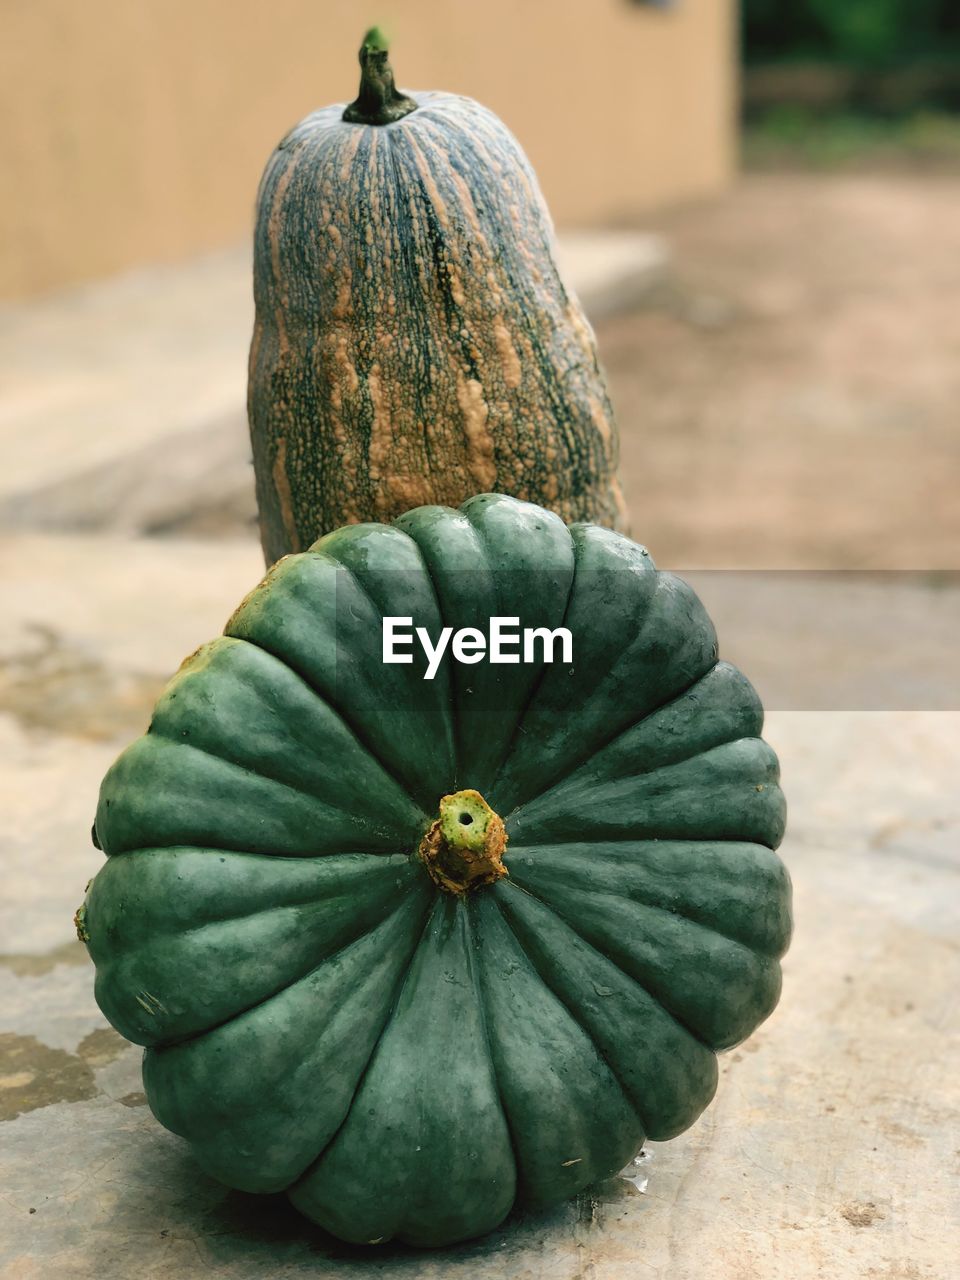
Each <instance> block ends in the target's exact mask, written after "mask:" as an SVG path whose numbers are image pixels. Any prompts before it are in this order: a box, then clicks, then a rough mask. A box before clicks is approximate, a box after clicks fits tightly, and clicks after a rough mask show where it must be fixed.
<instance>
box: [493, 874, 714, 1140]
mask: <svg viewBox="0 0 960 1280" xmlns="http://www.w3.org/2000/svg"><path fill="white" fill-rule="evenodd" d="M514 883H515V887H516V888H517V889H519V890H520V891H521V893H525V894H527V895H528V896H529V897H531V898H533V899H534V900H535V901H536V902H539V904H540V905H541V907H545V908H546V910H547V911H549V912H550V914H551V915H554V916H556V917H557V919H558V920H560V921H562V923H563V924H565V925H566V926H567V928H568V929H569V930H570V931H571V933H575V934H576V935H577V937H578V938H579V939H580V941H581V942H582V943H584V944H585V945H586V946H588V947H589V948H590V950H591V951H593V952H595V953H596V954H597V955H598V956H600V957H601V958H602V959H604V960H608V961H609V962H610V964H612V965H613V966H614V967H615V968H616V969H618V970H619V971H620V973H622V974H623V976H624V977H625V978H629V980H630V981H631V982H633V983H635V984H636V986H638V987H639V988H640V990H641V991H642V992H643V994H644V995H646V996H649V997H650V999H651V1000H652V1001H653V1002H654V1004H656V1005H657V1006H658V1007H659V1008H660V1009H662V1010H663V1012H664V1013H665V1014H666V1015H667V1017H668V1018H670V1019H672V1021H673V1022H675V1023H676V1024H677V1026H678V1027H680V1028H681V1030H683V1031H685V1032H686V1033H687V1035H688V1036H689V1037H690V1038H691V1040H695V1041H696V1042H697V1044H698V1045H700V1046H701V1048H703V1049H707V1050H708V1051H709V1052H710V1053H716V1049H714V1047H713V1045H711V1044H708V1043H707V1041H706V1040H704V1039H703V1037H702V1036H701V1035H699V1034H698V1033H697V1032H696V1031H694V1030H693V1028H692V1027H688V1026H687V1024H686V1023H685V1022H684V1021H683V1020H682V1018H678V1017H677V1015H676V1014H675V1013H674V1012H673V1010H672V1009H668V1008H667V1006H666V1005H665V1004H664V1003H663V1001H662V1000H661V999H660V997H659V996H658V995H656V994H655V993H654V992H653V991H651V990H650V988H649V987H648V986H647V985H646V984H645V983H643V982H641V981H640V979H639V978H637V977H634V975H633V974H632V973H628V972H627V970H626V969H624V967H623V965H622V964H620V962H619V961H618V960H615V959H614V958H613V956H612V955H606V954H605V953H604V952H603V951H601V950H600V948H599V947H598V946H596V945H595V944H594V943H592V942H591V941H590V939H589V938H588V937H586V935H585V934H583V933H581V932H580V930H579V929H578V928H577V927H576V925H574V924H571V923H570V921H569V920H568V919H567V918H566V916H565V915H564V914H563V912H562V911H558V910H557V908H556V907H554V906H552V905H551V904H550V903H549V902H547V901H546V900H545V899H544V898H541V896H540V894H539V893H534V892H533V890H532V889H529V888H528V887H527V886H526V885H521V884H519V883H516V882H514ZM644 1127H646V1126H644Z"/></svg>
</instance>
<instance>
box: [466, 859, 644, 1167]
mask: <svg viewBox="0 0 960 1280" xmlns="http://www.w3.org/2000/svg"><path fill="white" fill-rule="evenodd" d="M512 887H513V888H514V889H516V890H517V891H518V892H520V893H526V894H529V896H530V897H531V898H533V897H535V895H534V894H532V893H530V891H529V890H528V889H524V888H523V886H522V885H519V884H514V885H513V886H512ZM490 896H491V900H492V901H493V903H494V906H495V907H496V908H497V910H498V911H499V913H500V917H501V919H502V920H503V923H504V925H505V926H506V927H507V929H509V930H510V932H511V934H512V935H513V936H514V938H515V939H516V941H517V946H518V947H519V948H520V950H521V951H522V952H523V954H524V956H526V958H527V961H528V962H529V964H530V967H531V968H532V969H533V971H534V973H536V974H537V975H538V977H539V978H540V981H541V982H542V983H543V985H544V986H545V987H546V988H547V990H548V991H549V992H550V994H551V995H552V996H553V998H554V999H555V1000H556V1001H557V1002H558V1003H559V1004H561V1005H562V1006H563V1008H564V1009H566V1011H567V1014H568V1016H569V1017H570V1019H571V1021H572V1022H574V1023H575V1024H576V1026H578V1027H579V1028H580V1030H581V1031H582V1032H583V1034H584V1035H585V1036H586V1037H587V1039H588V1040H589V1041H590V1043H591V1044H592V1045H593V1047H594V1049H595V1050H596V1053H597V1057H598V1058H600V1060H601V1061H602V1062H604V1063H605V1064H606V1066H607V1070H608V1071H609V1072H610V1075H611V1076H612V1077H613V1079H614V1080H615V1081H616V1083H617V1085H618V1087H619V1089H620V1092H621V1093H622V1094H623V1098H624V1101H625V1102H626V1104H627V1106H628V1108H629V1109H630V1110H631V1111H632V1112H633V1114H634V1115H635V1116H636V1118H637V1122H638V1124H639V1125H640V1128H641V1130H642V1132H643V1134H644V1136H646V1134H647V1132H648V1125H647V1121H646V1117H645V1116H644V1115H643V1113H642V1112H641V1110H640V1107H639V1106H638V1105H637V1103H636V1100H635V1099H634V1097H633V1095H632V1093H631V1091H630V1090H629V1089H628V1088H627V1086H626V1084H625V1083H624V1081H623V1079H622V1078H621V1075H620V1072H619V1071H617V1069H616V1067H615V1066H614V1065H613V1063H612V1062H611V1061H610V1058H609V1057H608V1055H607V1054H606V1053H605V1052H604V1050H603V1048H602V1046H601V1045H599V1044H597V1042H596V1040H595V1039H594V1037H593V1035H592V1033H591V1031H590V1028H589V1027H588V1026H587V1025H586V1024H585V1023H584V1021H583V1019H582V1018H580V1017H579V1016H578V1014H577V1012H576V1010H574V1009H572V1008H571V1007H570V1003H569V1001H567V1000H565V999H564V998H563V996H562V995H561V994H560V992H559V991H557V990H556V988H555V987H554V986H553V984H552V983H551V982H549V981H548V980H547V978H545V977H544V975H543V970H542V969H541V968H540V966H539V965H538V964H537V962H536V960H535V959H534V957H533V956H532V955H531V954H530V952H529V951H528V950H527V948H526V947H525V946H524V944H523V939H522V938H521V937H520V935H519V933H517V931H516V929H515V928H514V927H513V922H512V921H511V919H510V917H509V916H508V915H507V913H506V912H505V911H504V910H503V907H502V905H501V903H500V902H498V901H497V900H496V897H495V896H494V895H490ZM547 910H549V908H547ZM553 914H556V913H553ZM640 1145H641V1146H643V1141H641V1143H640Z"/></svg>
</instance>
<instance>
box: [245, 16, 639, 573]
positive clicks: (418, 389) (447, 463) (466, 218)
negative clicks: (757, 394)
mask: <svg viewBox="0 0 960 1280" xmlns="http://www.w3.org/2000/svg"><path fill="white" fill-rule="evenodd" d="M361 62H362V64H363V78H362V85H361V96H360V98H358V99H357V102H356V103H353V104H352V105H351V106H350V107H348V108H346V110H345V109H344V106H343V104H342V103H341V104H339V105H337V106H332V107H325V108H324V109H323V110H321V111H316V112H314V113H313V114H312V115H309V116H307V117H306V119H305V120H302V121H301V122H300V123H299V124H298V125H297V126H296V127H295V128H294V129H293V130H291V132H290V133H288V134H287V136H286V137H285V138H284V139H283V141H282V142H281V143H280V145H279V146H278V147H277V149H276V151H275V152H274V154H273V155H272V156H271V158H270V160H269V162H268V164H267V167H266V170H265V172H264V175H263V179H262V182H261V185H260V192H259V197H258V214H257V226H256V233H255V238H254V294H255V298H256V325H255V329H254V334H253V342H252V345H251V350H250V376H249V394H248V409H249V418H250V432H251V439H252V444H253V459H254V466H255V469H256V481H257V503H258V507H259V511H260V524H261V535H262V539H263V546H264V552H265V555H266V558H267V562H268V563H273V561H275V560H276V559H278V558H279V557H280V556H281V555H284V554H285V553H287V552H290V551H301V550H303V549H304V548H306V547H308V546H310V544H311V543H312V542H313V541H314V540H315V539H316V538H318V537H320V536H321V535H322V534H324V533H328V532H330V530H332V529H337V528H339V527H340V526H341V525H344V524H351V523H355V522H357V521H365V520H390V519H392V518H394V517H395V516H398V515H400V514H402V513H403V512H404V511H408V510H410V508H412V507H415V506H417V505H418V504H420V503H427V502H431V503H432V502H437V503H445V504H449V505H457V504H458V503H460V502H462V501H464V499H466V498H468V497H470V496H471V495H472V494H476V493H483V492H485V491H488V490H491V489H496V490H498V491H499V492H501V493H509V494H513V495H514V496H515V497H519V498H524V499H527V500H529V501H533V502H538V503H541V504H542V505H543V506H546V507H549V508H550V509H552V510H555V511H557V512H558V513H559V514H560V515H561V516H562V517H563V518H564V519H566V520H590V521H593V522H595V523H599V524H605V525H610V526H616V527H621V525H622V522H623V504H622V498H621V495H620V489H619V486H618V483H617V479H616V465H617V437H616V427H615V425H614V422H613V415H612V411H611V408H610V402H609V399H608V396H607V389H606V384H605V381H604V377H603V374H602V372H601V370H600V368H599V365H598V362H597V351H596V346H595V343H594V337H593V332H592V330H591V329H590V326H589V324H588V323H587V321H586V319H585V318H584V315H583V312H582V311H581V309H580V305H579V303H578V302H577V299H576V298H575V297H574V295H573V293H572V292H571V291H570V290H569V289H568V288H567V287H566V286H565V284H564V282H563V280H562V279H561V277H560V274H559V271H558V268H557V264H556V260H555V244H554V237H553V228H552V226H551V222H550V216H549V214H548V212H547V208H546V205H545V204H544V202H543V198H542V196H541V194H540V190H539V187H538V186H537V180H536V177H535V175H534V173H533V170H532V169H531V168H530V165H529V163H528V161H527V159H526V157H525V156H524V154H523V152H522V151H521V149H520V147H519V145H518V144H517V142H516V140H515V139H514V138H513V136H512V135H511V134H510V133H509V132H508V130H507V129H506V128H505V127H504V125H503V124H502V123H501V122H500V121H499V120H498V119H497V117H496V116H494V115H493V114H492V113H491V112H490V111H488V110H487V109H486V108H485V107H482V106H480V105H479V104H478V103H476V102H473V101H471V100H470V99H469V98H464V97H460V96H457V95H454V94H449V93H434V92H424V93H416V94H414V95H413V97H412V98H407V97H404V96H402V95H400V94H398V93H397V91H396V90H395V89H394V87H393V75H392V72H391V71H390V69H389V65H388V64H387V62H386V52H385V50H384V49H383V48H382V47H380V45H379V42H378V41H377V39H376V38H374V39H373V40H372V41H371V40H370V39H368V41H367V42H366V43H365V44H364V48H363V49H362V50H361Z"/></svg>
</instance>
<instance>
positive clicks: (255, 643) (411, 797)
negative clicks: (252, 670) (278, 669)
mask: <svg viewBox="0 0 960 1280" xmlns="http://www.w3.org/2000/svg"><path fill="white" fill-rule="evenodd" d="M243 639H244V640H245V641H246V643H247V644H252V645H253V646H254V647H255V648H257V649H262V650H263V652H264V653H269V654H270V656H271V657H272V658H276V659H277V660H278V661H279V662H283V663H284V666H288V667H290V670H291V671H293V672H294V674H295V675H298V676H299V677H300V679H301V680H302V681H303V682H304V684H306V685H308V686H309V688H310V689H312V690H313V692H314V694H316V696H317V697H318V698H319V699H320V700H321V702H324V703H326V705H327V706H328V707H329V708H330V710H331V711H334V712H336V714H337V715H338V716H339V717H340V719H341V720H342V721H343V723H344V724H345V725H346V726H347V728H348V729H349V730H350V732H351V733H352V734H353V736H354V738H355V739H356V740H357V742H358V743H359V744H360V746H361V747H362V748H363V750H364V751H365V752H366V753H367V755H368V756H369V757H370V758H371V760H373V761H374V762H375V763H376V764H378V765H379V766H380V768H381V769H382V770H383V771H384V773H385V774H387V776H388V777H389V778H390V779H391V780H392V781H393V782H395V783H396V784H397V786H398V787H399V788H400V790H401V791H402V792H403V794H404V795H405V796H406V797H407V799H408V800H409V801H410V803H411V804H412V805H415V806H416V807H417V808H418V809H420V810H421V812H423V806H422V805H421V804H420V801H419V800H418V799H417V798H416V796H414V795H413V794H412V793H411V791H410V789H409V787H407V786H405V785H404V783H403V781H402V779H400V778H398V777H397V775H396V773H395V772H394V771H393V769H391V768H389V767H388V765H387V763H386V762H385V761H384V760H382V759H381V758H380V756H379V755H378V754H377V753H376V752H375V751H374V750H373V748H372V747H371V746H370V744H369V742H367V741H366V739H365V738H364V736H363V735H362V734H360V733H359V732H358V731H357V727H356V725H354V724H353V723H352V722H351V720H350V718H349V717H348V716H347V715H346V714H345V712H344V710H343V708H342V707H339V706H337V705H336V704H335V703H334V702H333V701H332V700H331V699H330V698H329V697H327V695H326V694H325V693H323V692H322V691H321V690H320V689H318V688H317V686H316V685H315V684H313V683H312V682H311V681H310V680H308V679H307V677H306V676H305V675H304V673H303V672H302V671H298V670H297V669H296V667H293V666H290V664H289V663H288V662H286V660H285V659H284V658H282V657H281V656H280V654H278V653H275V652H274V651H273V650H272V649H271V648H270V647H269V646H268V645H266V644H263V643H262V641H260V640H251V639H250V638H249V637H248V636H244V637H243ZM423 816H424V821H426V818H427V815H426V813H424V815H423Z"/></svg>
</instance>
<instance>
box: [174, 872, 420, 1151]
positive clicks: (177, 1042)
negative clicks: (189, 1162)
mask: <svg viewBox="0 0 960 1280" xmlns="http://www.w3.org/2000/svg"><path fill="white" fill-rule="evenodd" d="M408 902H409V898H405V900H404V901H403V902H401V904H400V905H399V906H398V907H397V908H396V910H395V911H391V912H390V913H389V914H388V915H386V916H384V918H383V919H382V920H381V921H379V923H377V924H375V925H373V926H371V927H370V928H369V929H361V931H360V932H359V933H358V934H357V935H356V937H354V938H351V939H350V941H349V942H345V943H344V944H343V946H340V947H337V948H335V950H333V951H330V952H329V953H328V954H327V955H325V956H324V957H323V958H322V959H321V960H318V961H317V963H316V964H315V965H311V967H310V968H309V969H307V970H305V971H304V972H303V973H301V974H300V975H299V976H298V977H296V978H294V979H293V981H291V982H286V983H284V984H283V985H282V986H279V987H277V989H276V990H275V991H271V992H270V994H269V995H268V996H264V997H263V998H262V999H260V1000H255V1001H254V1002H253V1004H250V1005H247V1006H246V1008H244V1009H240V1010H238V1011H237V1012H236V1013H233V1014H231V1015H230V1016H229V1017H227V1018H221V1020H220V1021H219V1022H215V1023H213V1024H212V1025H211V1026H209V1027H204V1028H203V1030H202V1031H192V1032H191V1033H190V1034H189V1035H186V1036H181V1037H178V1038H177V1039H174V1040H159V1041H157V1042H156V1043H155V1044H153V1045H151V1046H150V1048H152V1049H173V1048H178V1047H179V1046H181V1045H185V1044H189V1043H190V1042H191V1041H192V1040H199V1039H201V1038H202V1037H203V1036H205V1035H209V1034H210V1032H212V1031H216V1030H218V1028H220V1027H223V1026H226V1025H227V1023H229V1022H233V1021H235V1020H236V1019H237V1018H242V1017H244V1016H245V1015H246V1014H248V1013H252V1012H253V1011H254V1010H255V1009H260V1008H262V1007H263V1006H264V1005H265V1004H268V1003H269V1001H271V1000H273V999H275V998H276V997H277V996H279V995H281V994H282V993H283V992H284V991H288V990H289V989H290V987H292V986H295V985H296V984H297V983H299V982H306V980H307V979H308V978H310V977H312V975H313V974H314V973H316V971H317V970H318V969H320V968H322V967H323V966H324V965H325V964H326V963H327V961H329V960H332V959H333V958H334V957H335V956H338V955H339V954H340V953H341V952H342V951H346V950H347V948H348V947H352V946H355V945H356V943H358V942H359V941H360V940H361V939H362V938H366V937H367V936H368V935H369V934H371V933H374V932H376V930H377V929H380V928H382V927H383V925H385V924H386V923H387V921H388V920H391V919H393V917H394V916H396V915H398V914H399V913H400V912H401V911H403V910H404V908H405V907H406V906H407V904H408ZM428 902H429V898H427V899H426V900H425V906H424V909H425V912H426V915H427V917H428V920H427V923H429V916H431V915H432V914H433V912H432V909H429V910H428V909H427V905H426V904H427V903H428ZM424 928H426V924H425V925H424ZM419 945H420V941H419V937H418V939H417V943H416V945H415V946H414V947H413V948H412V949H411V952H410V960H411V961H412V959H413V956H414V953H415V952H416V950H417V947H419ZM409 968H410V961H408V962H407V964H406V966H405V967H404V969H403V972H402V973H401V975H400V976H399V978H398V979H397V981H398V984H402V982H403V981H404V980H405V979H406V976H407V972H408V971H409ZM397 994H398V995H399V985H398V990H397ZM395 1007H396V999H394V1000H393V1001H392V1002H391V1005H390V1010H389V1012H388V1013H387V1017H386V1019H385V1021H384V1024H383V1027H384V1029H386V1026H387V1023H388V1022H389V1021H390V1018H391V1017H392V1015H393V1010H394V1008H395ZM381 1035H382V1031H381ZM379 1040H380V1037H379V1036H378V1038H377V1041H376V1042H375V1044H374V1049H375V1048H376V1044H378V1043H379ZM372 1056H373V1050H371V1057H372ZM368 1065H369V1063H368ZM364 1070H366V1067H364ZM361 1076H362V1073H361ZM358 1087H359V1082H358ZM352 1105H353V1104H352V1102H351V1106H352ZM349 1111H350V1108H349V1107H348V1108H347V1114H349ZM344 1119H346V1117H344ZM332 1140H333V1139H332V1138H331V1141H332ZM327 1145H329V1143H328V1144H327ZM324 1150H326V1148H324ZM318 1158H319V1157H318Z"/></svg>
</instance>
